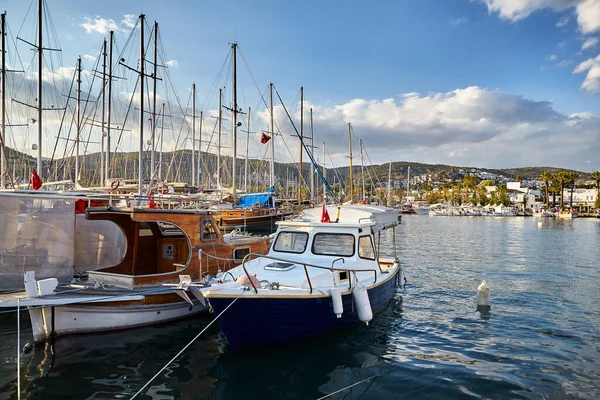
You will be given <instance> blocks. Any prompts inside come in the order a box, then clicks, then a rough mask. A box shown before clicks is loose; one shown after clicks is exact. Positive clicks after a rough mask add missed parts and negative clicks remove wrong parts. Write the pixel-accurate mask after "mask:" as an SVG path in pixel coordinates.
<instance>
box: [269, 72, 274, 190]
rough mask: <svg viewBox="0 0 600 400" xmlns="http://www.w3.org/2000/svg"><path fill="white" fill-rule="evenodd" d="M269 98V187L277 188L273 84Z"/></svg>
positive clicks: (270, 84) (270, 86) (270, 87)
mask: <svg viewBox="0 0 600 400" xmlns="http://www.w3.org/2000/svg"><path fill="white" fill-rule="evenodd" d="M269 97H270V98H271V107H270V111H271V176H270V179H269V186H270V187H273V186H275V144H274V142H275V125H274V124H273V83H272V82H271V83H269Z"/></svg>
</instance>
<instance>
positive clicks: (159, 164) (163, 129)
mask: <svg viewBox="0 0 600 400" xmlns="http://www.w3.org/2000/svg"><path fill="white" fill-rule="evenodd" d="M161 115H162V124H160V152H159V153H158V179H159V180H160V181H161V182H162V178H163V177H162V155H163V136H164V133H165V103H162V113H161Z"/></svg>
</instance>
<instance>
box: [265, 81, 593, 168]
mask: <svg viewBox="0 0 600 400" xmlns="http://www.w3.org/2000/svg"><path fill="white" fill-rule="evenodd" d="M305 107H312V108H313V110H314V113H313V115H314V118H315V126H316V127H318V131H322V132H338V133H339V135H338V134H335V135H337V136H336V137H331V138H327V143H328V144H327V148H328V149H329V151H331V152H332V153H334V154H336V155H337V159H338V160H339V165H343V164H344V159H343V156H344V155H345V153H346V146H347V144H345V143H344V142H343V140H340V138H343V135H344V133H343V132H345V125H346V124H347V122H351V123H352V126H353V129H354V132H355V133H356V134H357V135H359V136H360V137H362V139H363V142H364V143H365V145H366V147H367V149H368V152H369V154H370V156H371V158H372V160H373V162H376V163H380V162H385V161H387V160H389V151H390V149H394V159H398V160H400V159H402V160H410V161H422V162H428V163H449V164H453V165H462V166H470V165H473V166H480V167H484V166H487V167H497V168H502V167H507V166H532V165H557V166H563V167H567V166H570V167H573V168H575V167H577V168H580V169H581V168H583V167H582V166H581V165H575V163H579V162H580V161H579V160H585V159H593V157H594V154H595V153H596V152H598V151H600V142H599V141H598V140H594V138H597V133H596V130H597V128H596V125H597V124H598V123H600V118H599V117H597V116H594V115H589V116H585V115H584V114H583V113H582V114H578V115H573V116H567V115H564V114H561V113H559V112H557V111H556V110H554V109H553V107H552V103H550V102H547V101H534V100H530V99H526V98H524V97H522V96H518V95H514V94H510V93H506V92H502V91H499V90H490V89H484V88H480V87H477V86H472V87H467V88H462V89H456V90H454V91H451V92H447V93H432V94H427V95H418V94H410V95H409V96H405V95H400V96H398V97H397V98H390V99H378V100H367V99H353V100H350V101H348V102H346V103H344V104H340V105H336V106H328V105H313V104H311V105H307V104H306V103H305ZM259 115H260V116H261V118H262V119H263V122H264V123H265V124H267V123H268V118H269V116H268V112H266V111H263V112H259ZM295 119H296V120H298V119H299V116H298V115H296V116H295ZM276 120H277V121H286V120H287V118H286V117H285V116H284V115H283V111H282V110H279V109H277V110H276ZM287 133H291V132H286V133H285V134H284V137H285V136H287ZM328 136H332V135H328ZM567 137H568V141H566V142H565V143H563V138H567ZM538 149H539V151H538ZM542 149H543V150H542ZM557 160H560V161H557ZM559 164H560V165H559ZM568 164H569V165H568ZM590 167H596V168H597V167H598V166H590Z"/></svg>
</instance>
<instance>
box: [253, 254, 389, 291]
mask: <svg viewBox="0 0 600 400" xmlns="http://www.w3.org/2000/svg"><path fill="white" fill-rule="evenodd" d="M253 256H255V257H260V258H266V259H269V260H274V261H281V262H286V263H292V264H302V266H303V267H304V273H305V274H306V281H307V282H308V288H309V293H310V294H312V292H313V286H312V282H311V280H310V275H309V274H308V268H309V267H310V268H317V269H324V270H328V271H330V272H331V273H332V274H333V273H334V272H335V271H339V272H348V274H350V273H351V272H354V273H355V274H356V272H373V276H374V280H373V283H376V282H377V270H375V269H370V268H369V269H361V270H359V271H357V270H355V269H351V268H336V267H334V264H335V263H336V262H337V261H340V260H342V262H344V263H345V261H344V259H343V258H342V257H340V258H336V259H335V260H333V261H332V262H331V266H328V267H326V266H323V265H316V264H311V263H307V262H303V261H298V260H288V259H285V258H280V257H273V256H270V255H267V254H260V253H248V254H247V255H246V256H245V257H244V260H243V261H242V269H243V270H244V273H245V274H246V276H247V277H248V280H249V281H250V284H251V285H252V288H253V289H254V292H255V293H258V289H257V288H256V285H255V284H254V282H253V281H252V278H251V277H250V273H248V270H247V269H246V262H247V261H250V259H251V258H252V257H253ZM349 278H350V277H349ZM348 288H349V289H352V279H348Z"/></svg>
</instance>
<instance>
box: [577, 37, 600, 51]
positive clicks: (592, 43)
mask: <svg viewBox="0 0 600 400" xmlns="http://www.w3.org/2000/svg"><path fill="white" fill-rule="evenodd" d="M598 43H600V38H597V37H591V38H587V39H585V41H584V42H583V44H582V45H581V50H582V51H583V50H588V49H591V48H594V47H596V46H597V45H598Z"/></svg>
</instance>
